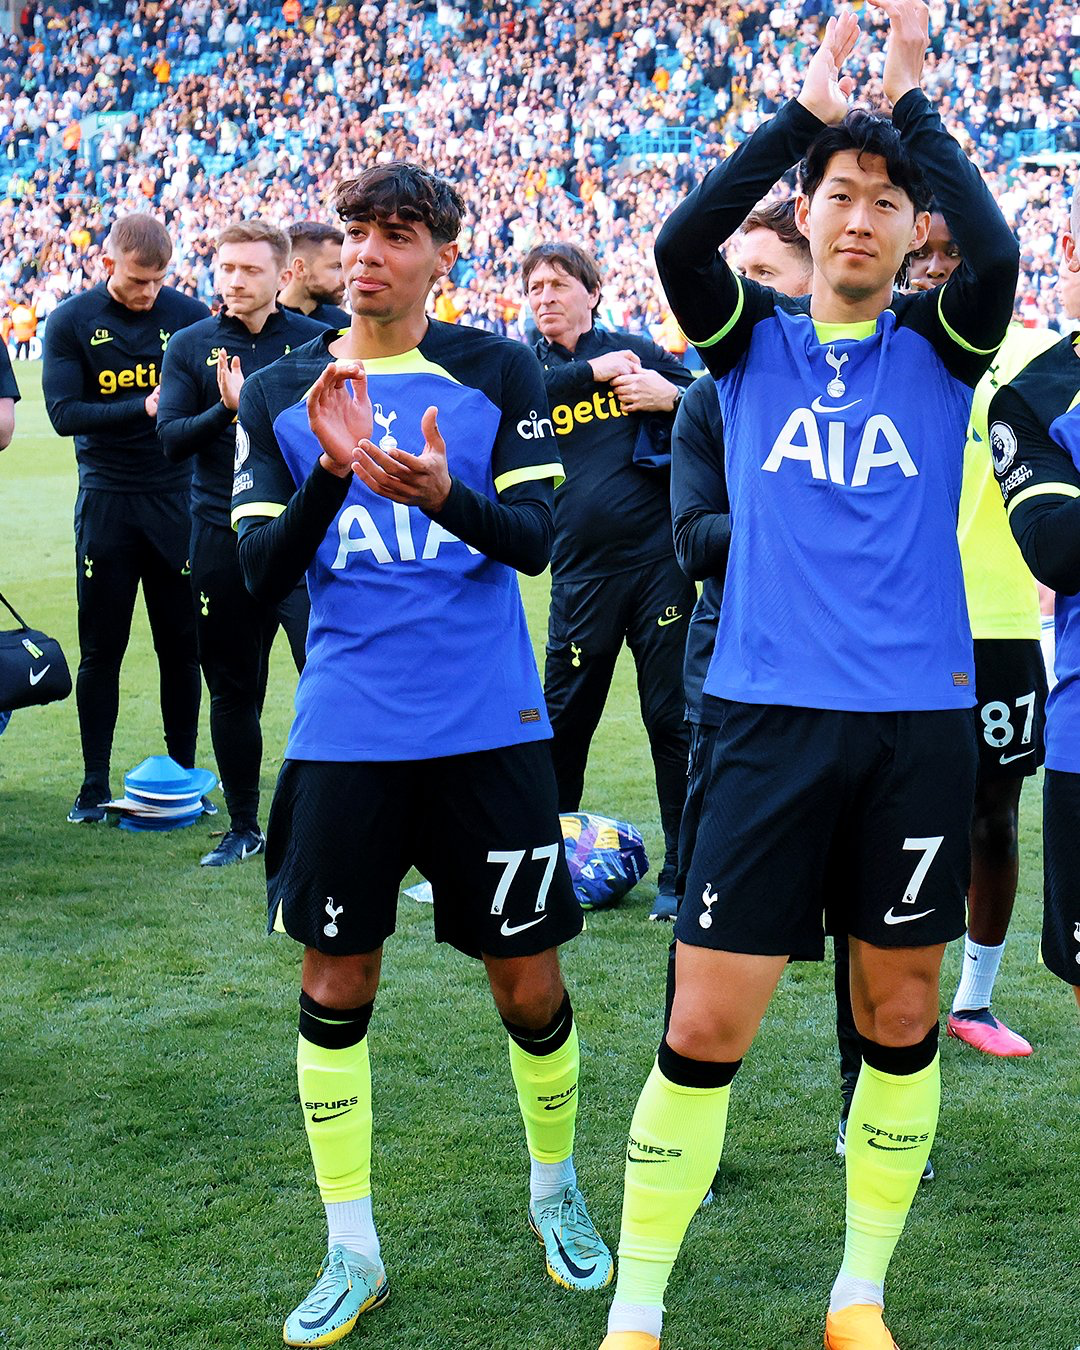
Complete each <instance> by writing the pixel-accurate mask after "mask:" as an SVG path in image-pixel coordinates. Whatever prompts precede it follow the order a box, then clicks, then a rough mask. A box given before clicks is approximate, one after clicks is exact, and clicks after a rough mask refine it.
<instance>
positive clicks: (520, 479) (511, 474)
mask: <svg viewBox="0 0 1080 1350" xmlns="http://www.w3.org/2000/svg"><path fill="white" fill-rule="evenodd" d="M541 478H553V479H554V480H555V486H556V487H558V486H559V484H560V483H562V482H563V481H564V479H565V478H566V474H565V473H563V466H562V465H561V464H529V465H527V466H526V467H525V468H524V469H509V470H507V472H506V473H501V474H499V476H498V478H496V479H495V491H496V492H499V493H502V492H505V491H506V489H507V488H512V487H514V485H515V484H517V483H535V482H537V481H538V480H539V479H541Z"/></svg>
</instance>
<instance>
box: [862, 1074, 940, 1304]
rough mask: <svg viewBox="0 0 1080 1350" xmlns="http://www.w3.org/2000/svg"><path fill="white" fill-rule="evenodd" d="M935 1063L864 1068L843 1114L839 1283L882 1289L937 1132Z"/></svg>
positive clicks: (938, 1100) (938, 1098)
mask: <svg viewBox="0 0 1080 1350" xmlns="http://www.w3.org/2000/svg"><path fill="white" fill-rule="evenodd" d="M940 1104H941V1062H940V1059H939V1057H938V1056H937V1055H935V1056H934V1059H933V1062H932V1063H930V1064H928V1065H927V1066H926V1068H925V1069H920V1071H919V1072H918V1073H910V1074H891V1073H882V1072H881V1070H880V1069H873V1068H871V1067H870V1065H869V1064H867V1063H866V1062H865V1061H863V1066H862V1070H861V1072H860V1074H859V1083H858V1086H857V1087H856V1089H855V1096H854V1098H853V1100H852V1103H851V1111H850V1113H849V1114H848V1122H847V1133H846V1149H845V1163H846V1167H847V1235H846V1237H845V1240H844V1261H843V1265H842V1266H841V1267H840V1274H841V1276H849V1277H851V1278H853V1279H858V1280H868V1281H870V1282H871V1283H872V1284H876V1285H882V1284H884V1283H885V1272H886V1271H887V1270H888V1268H889V1261H890V1259H891V1257H892V1254H893V1249H894V1248H895V1246H896V1244H897V1241H898V1240H899V1238H900V1234H901V1233H902V1232H903V1228H904V1221H905V1220H906V1219H907V1216H908V1210H909V1209H910V1208H911V1202H912V1200H914V1198H915V1192H916V1191H917V1190H918V1188H919V1178H920V1177H921V1176H922V1173H923V1168H924V1167H925V1166H926V1160H927V1158H929V1156H930V1147H931V1145H932V1144H933V1142H934V1131H935V1130H936V1129H937V1119H938V1108H939V1106H940Z"/></svg>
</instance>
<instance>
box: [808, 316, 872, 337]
mask: <svg viewBox="0 0 1080 1350" xmlns="http://www.w3.org/2000/svg"><path fill="white" fill-rule="evenodd" d="M812 322H813V325H814V332H815V333H817V337H818V341H819V342H840V341H841V340H842V339H844V338H846V339H847V340H848V341H849V342H860V341H861V340H862V339H863V338H868V337H873V336H874V334H875V333H876V332H877V319H863V320H861V321H860V322H859V323H823V322H821V321H819V320H818V319H814V320H812Z"/></svg>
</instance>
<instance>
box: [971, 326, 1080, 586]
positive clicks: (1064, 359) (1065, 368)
mask: <svg viewBox="0 0 1080 1350" xmlns="http://www.w3.org/2000/svg"><path fill="white" fill-rule="evenodd" d="M1076 341H1077V339H1075V338H1070V337H1066V338H1063V339H1062V340H1061V341H1060V342H1059V343H1057V344H1055V345H1054V346H1053V347H1051V348H1049V350H1047V351H1045V352H1042V353H1041V354H1040V355H1039V356H1037V357H1035V359H1034V360H1033V361H1031V362H1029V363H1028V365H1027V366H1025V367H1024V369H1023V370H1022V371H1021V372H1020V374H1019V375H1017V376H1016V378H1015V379H1014V380H1013V381H1012V382H1011V383H1010V384H1007V385H1005V387H1004V388H1002V389H999V390H998V392H997V393H996V394H995V395H994V398H993V401H992V402H991V404H990V412H989V415H988V419H987V420H988V421H989V424H990V449H991V453H992V454H993V457H994V473H995V475H996V476H997V480H998V484H999V485H1000V487H1001V491H1002V495H1003V496H1004V498H1005V507H1006V510H1007V512H1008V516H1009V524H1010V526H1011V527H1012V532H1013V535H1014V537H1015V539H1016V542H1017V544H1018V545H1019V547H1020V552H1021V553H1022V554H1023V556H1024V561H1025V562H1026V563H1027V565H1028V567H1029V568H1030V569H1031V572H1032V575H1034V576H1036V577H1038V579H1039V580H1040V581H1041V582H1042V583H1043V584H1044V585H1046V586H1049V587H1051V588H1052V589H1053V590H1055V591H1057V592H1059V593H1060V594H1062V595H1076V594H1077V593H1080V435H1078V431H1080V359H1078V355H1080V347H1077V346H1076Z"/></svg>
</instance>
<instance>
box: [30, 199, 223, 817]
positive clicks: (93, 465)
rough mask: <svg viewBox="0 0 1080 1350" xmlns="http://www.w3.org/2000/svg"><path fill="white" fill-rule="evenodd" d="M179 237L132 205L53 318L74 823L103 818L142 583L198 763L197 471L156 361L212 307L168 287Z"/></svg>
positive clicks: (186, 749)
mask: <svg viewBox="0 0 1080 1350" xmlns="http://www.w3.org/2000/svg"><path fill="white" fill-rule="evenodd" d="M171 258H172V243H171V242H170V240H169V236H168V234H167V233H166V231H165V227H164V226H163V225H162V224H161V223H160V222H159V221H157V220H155V219H154V218H153V217H152V216H147V215H131V216H123V217H121V218H120V219H119V220H117V221H116V222H115V224H114V225H113V227H112V229H111V230H110V231H109V235H108V237H107V238H106V240H105V249H104V265H105V280H104V281H103V282H101V283H100V284H98V285H97V286H94V287H93V288H92V289H91V290H89V291H87V292H85V293H84V294H83V295H77V296H72V298H71V299H70V300H65V301H64V303H63V304H62V305H60V306H58V307H57V309H56V310H55V312H54V313H53V314H52V316H51V317H50V319H49V322H48V324H47V326H46V329H45V351H44V356H45V360H44V366H43V370H42V389H43V392H44V395H45V407H46V408H47V410H48V413H49V420H50V421H51V422H52V424H53V428H54V430H55V431H56V432H57V434H58V435H60V436H74V438H75V455H76V458H77V459H78V462H79V495H78V497H77V498H76V500H75V559H76V585H77V595H78V604H79V674H78V678H77V680H76V683H75V696H76V702H77V703H78V708H79V733H80V735H81V737H82V752H83V764H84V769H83V783H82V787H81V788H80V789H79V795H78V797H77V798H76V799H75V805H74V806H73V807H72V808H71V810H70V811H69V812H68V820H70V821H71V822H72V823H90V822H93V821H99V820H104V818H105V812H104V810H103V809H102V807H101V805H100V803H101V802H104V801H108V799H109V797H110V796H111V793H110V790H109V759H110V755H111V752H112V739H113V731H114V729H115V727H116V717H117V712H118V710H119V704H120V665H121V662H122V661H123V659H124V652H125V651H126V650H127V644H128V637H129V635H130V632H131V616H132V613H133V611H134V608H135V595H136V592H137V591H138V589H139V583H140V582H141V583H142V588H143V598H144V599H145V601H146V613H147V617H148V618H149V620H150V631H151V632H152V634H153V637H154V650H155V652H156V653H157V658H158V667H159V670H160V672H161V720H162V723H163V725H164V728H165V744H166V747H167V748H168V752H169V754H170V755H171V756H172V757H173V759H175V760H176V762H177V763H178V764H182V765H183V766H184V767H185V768H190V767H191V766H192V765H193V764H194V763H195V735H196V731H197V729H198V722H199V692H200V682H199V662H198V658H197V656H196V653H195V623H194V619H193V617H192V613H191V592H190V589H189V586H188V579H187V557H188V536H189V534H190V531H191V518H190V513H189V510H188V493H189V480H190V477H191V471H190V469H189V468H188V466H187V465H186V464H181V465H173V464H169V463H168V462H167V461H166V460H164V459H163V458H162V455H161V449H160V447H159V446H158V442H157V436H156V434H155V431H154V419H155V417H156V416H157V406H158V381H159V379H160V370H161V360H162V356H163V355H164V352H165V347H166V345H167V344H168V341H169V339H170V337H171V336H172V335H173V333H176V332H178V331H179V330H180V329H181V328H186V327H187V326H188V324H192V323H195V322H197V321H198V320H199V319H203V318H205V317H206V315H207V314H208V312H209V311H208V310H207V308H206V306H205V305H203V304H201V303H200V302H199V301H198V300H192V299H190V298H189V297H188V296H186V295H182V294H181V293H180V292H179V291H177V290H174V289H173V288H172V287H171V286H163V285H162V282H163V281H164V279H165V273H166V271H167V270H168V266H169V260H170V259H171Z"/></svg>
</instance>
